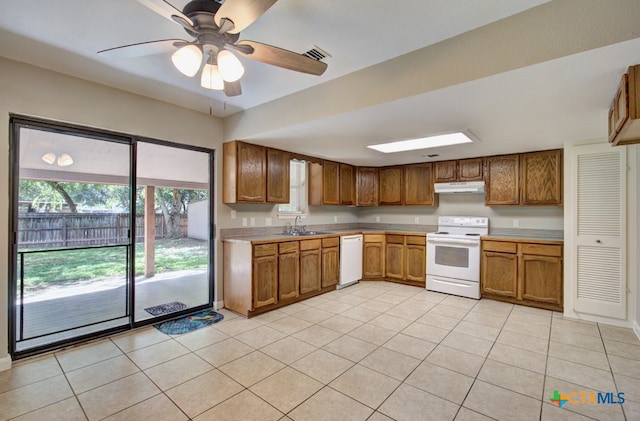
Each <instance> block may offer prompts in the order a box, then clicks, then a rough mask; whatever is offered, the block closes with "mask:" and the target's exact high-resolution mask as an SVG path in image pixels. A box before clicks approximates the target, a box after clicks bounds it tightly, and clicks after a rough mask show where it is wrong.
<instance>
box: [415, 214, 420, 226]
mask: <svg viewBox="0 0 640 421" xmlns="http://www.w3.org/2000/svg"><path fill="white" fill-rule="evenodd" d="M413 223H414V224H419V223H420V217H419V216H416V217H415V218H413Z"/></svg>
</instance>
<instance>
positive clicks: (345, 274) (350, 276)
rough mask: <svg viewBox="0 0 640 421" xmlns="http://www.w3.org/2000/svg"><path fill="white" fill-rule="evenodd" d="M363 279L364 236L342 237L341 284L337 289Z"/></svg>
mask: <svg viewBox="0 0 640 421" xmlns="http://www.w3.org/2000/svg"><path fill="white" fill-rule="evenodd" d="M360 279H362V234H357V235H343V236H341V237H340V282H339V283H338V286H337V287H336V288H337V289H340V288H344V287H346V286H349V285H352V284H355V283H356V282H358V281H359V280H360Z"/></svg>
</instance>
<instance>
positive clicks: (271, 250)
mask: <svg viewBox="0 0 640 421" xmlns="http://www.w3.org/2000/svg"><path fill="white" fill-rule="evenodd" d="M274 254H278V245H277V244H260V245H258V246H253V257H263V256H272V255H274Z"/></svg>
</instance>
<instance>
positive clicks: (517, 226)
mask: <svg viewBox="0 0 640 421" xmlns="http://www.w3.org/2000/svg"><path fill="white" fill-rule="evenodd" d="M519 227H520V220H519V219H514V220H513V228H519Z"/></svg>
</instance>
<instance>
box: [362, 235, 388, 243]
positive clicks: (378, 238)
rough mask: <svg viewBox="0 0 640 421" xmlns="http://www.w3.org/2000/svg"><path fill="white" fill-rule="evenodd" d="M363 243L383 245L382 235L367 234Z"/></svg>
mask: <svg viewBox="0 0 640 421" xmlns="http://www.w3.org/2000/svg"><path fill="white" fill-rule="evenodd" d="M364 242H365V243H383V242H384V235H383V234H367V235H365V236H364Z"/></svg>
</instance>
